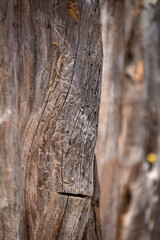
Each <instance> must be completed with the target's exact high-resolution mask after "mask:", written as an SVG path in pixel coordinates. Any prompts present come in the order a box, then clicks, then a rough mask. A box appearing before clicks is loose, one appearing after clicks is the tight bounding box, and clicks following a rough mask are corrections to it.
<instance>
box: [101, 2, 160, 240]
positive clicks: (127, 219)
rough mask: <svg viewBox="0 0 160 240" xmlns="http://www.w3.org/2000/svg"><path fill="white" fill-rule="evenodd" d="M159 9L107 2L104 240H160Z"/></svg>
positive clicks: (152, 5)
mask: <svg viewBox="0 0 160 240" xmlns="http://www.w3.org/2000/svg"><path fill="white" fill-rule="evenodd" d="M159 5H160V1H148V2H147V1H128V0H127V1H102V25H103V43H104V73H103V87H102V89H103V91H102V101H101V110H100V128H99V140H98V144H97V159H98V161H99V172H100V185H101V193H102V194H101V216H102V231H103V238H104V239H109V240H112V239H114V240H120V239H123V240H132V239H133V240H135V239H136V240H138V239H141V240H143V239H147V240H148V239H150V240H153V239H155V240H158V239H159V234H156V232H158V231H157V230H158V229H157V230H156V228H157V227H155V226H158V223H157V221H159V220H158V219H159V217H158V216H159V213H157V211H158V208H156V205H157V200H158V194H157V192H158V191H159V187H158V182H159V178H160V174H159V170H160V168H159V124H160V122H159V117H160V115H159V114H160V111H159V106H160V96H159V90H158V89H159V82H160V81H159V56H158V53H159V45H160V37H159V29H160V28H159V20H158V19H159V14H158V9H159ZM150 152H153V153H154V154H156V155H157V158H158V161H157V163H156V164H153V166H152V168H151V169H150V165H149V163H148V162H147V160H146V159H147V154H148V153H150ZM155 213H156V215H157V216H156V215H155ZM155 216H156V217H155ZM156 219H157V220H156ZM154 232H155V233H154ZM153 233H154V234H153ZM153 236H154V238H153Z"/></svg>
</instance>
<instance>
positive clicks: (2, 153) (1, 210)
mask: <svg viewBox="0 0 160 240" xmlns="http://www.w3.org/2000/svg"><path fill="white" fill-rule="evenodd" d="M13 9H14V3H13V1H1V3H0V32H1V34H0V46H1V48H0V239H1V240H4V239H5V240H14V239H17V240H22V239H24V235H23V202H22V195H23V191H22V175H21V174H20V170H21V169H20V158H19V133H18V105H17V76H16V71H15V69H14V64H15V54H16V52H15V48H14V26H13V23H14V17H15V16H14V10H13Z"/></svg>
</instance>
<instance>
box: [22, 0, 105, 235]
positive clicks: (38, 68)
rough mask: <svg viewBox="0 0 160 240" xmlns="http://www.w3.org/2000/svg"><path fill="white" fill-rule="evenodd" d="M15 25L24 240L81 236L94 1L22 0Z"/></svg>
mask: <svg viewBox="0 0 160 240" xmlns="http://www.w3.org/2000/svg"><path fill="white" fill-rule="evenodd" d="M18 24H19V31H18V36H19V38H18V41H19V42H18V46H19V65H20V68H19V90H18V91H19V95H18V96H19V99H18V101H19V116H20V118H19V128H20V141H21V148H20V152H21V163H22V169H23V180H24V181H23V184H24V204H25V224H26V225H27V229H26V234H28V235H27V239H32V240H34V239H48V240H49V239H65V240H67V239H82V235H83V231H84V228H85V224H86V223H87V221H88V218H89V212H90V207H91V197H92V194H93V170H94V169H93V159H94V148H95V143H96V135H97V123H98V110H99V101H100V87H101V69H102V46H101V26H100V9H99V2H98V1H94V2H93V3H90V4H89V3H88V4H86V1H80V0H79V1H77V3H76V1H56V0H55V1H50V0H47V1H38V2H37V1H32V0H31V1H27V0H25V1H20V2H19V5H18Z"/></svg>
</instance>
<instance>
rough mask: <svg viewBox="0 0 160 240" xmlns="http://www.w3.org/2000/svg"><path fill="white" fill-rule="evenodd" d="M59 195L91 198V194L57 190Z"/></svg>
mask: <svg viewBox="0 0 160 240" xmlns="http://www.w3.org/2000/svg"><path fill="white" fill-rule="evenodd" d="M57 193H58V194H59V195H64V196H69V197H75V198H77V197H78V198H92V196H89V195H84V194H75V193H66V192H57Z"/></svg>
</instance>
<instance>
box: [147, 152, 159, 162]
mask: <svg viewBox="0 0 160 240" xmlns="http://www.w3.org/2000/svg"><path fill="white" fill-rule="evenodd" d="M147 161H148V162H149V163H155V162H156V161H157V155H156V154H155V153H149V154H148V155H147Z"/></svg>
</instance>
